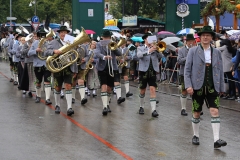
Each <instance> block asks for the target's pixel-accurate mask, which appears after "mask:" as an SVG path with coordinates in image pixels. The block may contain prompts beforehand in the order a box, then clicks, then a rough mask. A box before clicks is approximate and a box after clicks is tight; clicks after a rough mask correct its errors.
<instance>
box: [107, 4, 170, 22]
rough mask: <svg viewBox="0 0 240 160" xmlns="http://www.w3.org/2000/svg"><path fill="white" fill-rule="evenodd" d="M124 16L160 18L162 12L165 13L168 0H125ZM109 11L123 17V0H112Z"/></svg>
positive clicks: (117, 16) (116, 16)
mask: <svg viewBox="0 0 240 160" xmlns="http://www.w3.org/2000/svg"><path fill="white" fill-rule="evenodd" d="M124 2H125V3H124V16H127V15H137V16H143V17H146V18H152V19H156V20H160V16H159V15H160V14H164V13H165V2H166V0H131V1H128V0H124ZM109 13H110V14H112V15H113V16H114V18H117V19H120V18H122V17H123V0H111V1H110V9H109Z"/></svg>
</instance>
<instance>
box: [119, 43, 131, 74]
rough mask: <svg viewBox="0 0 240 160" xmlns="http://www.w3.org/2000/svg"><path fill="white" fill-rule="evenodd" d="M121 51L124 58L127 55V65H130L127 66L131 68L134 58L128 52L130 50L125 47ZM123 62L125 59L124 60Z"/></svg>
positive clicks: (120, 70)
mask: <svg viewBox="0 0 240 160" xmlns="http://www.w3.org/2000/svg"><path fill="white" fill-rule="evenodd" d="M119 50H120V52H121V53H122V58H123V57H124V55H125V54H126V53H127V52H128V53H127V55H126V58H127V60H125V61H126V62H127V63H128V65H127V66H126V68H128V69H129V68H130V62H131V60H132V59H133V58H132V56H131V55H130V53H129V51H128V48H127V47H124V48H121V47H120V48H119ZM122 60H123V59H122ZM119 73H122V68H121V67H119Z"/></svg>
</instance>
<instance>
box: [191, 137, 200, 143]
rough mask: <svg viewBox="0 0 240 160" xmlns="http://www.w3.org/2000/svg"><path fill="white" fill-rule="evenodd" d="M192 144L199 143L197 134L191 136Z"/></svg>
mask: <svg viewBox="0 0 240 160" xmlns="http://www.w3.org/2000/svg"><path fill="white" fill-rule="evenodd" d="M192 144H194V145H199V138H198V137H197V136H193V138H192Z"/></svg>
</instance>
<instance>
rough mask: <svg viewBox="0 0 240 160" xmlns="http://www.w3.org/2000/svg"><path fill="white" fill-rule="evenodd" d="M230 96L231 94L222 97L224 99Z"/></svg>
mask: <svg viewBox="0 0 240 160" xmlns="http://www.w3.org/2000/svg"><path fill="white" fill-rule="evenodd" d="M229 97H230V96H229V95H226V96H224V97H222V98H223V99H228V98H229Z"/></svg>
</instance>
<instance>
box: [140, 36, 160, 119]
mask: <svg viewBox="0 0 240 160" xmlns="http://www.w3.org/2000/svg"><path fill="white" fill-rule="evenodd" d="M147 38H148V35H144V36H143V37H142V39H143V40H144V45H143V46H140V47H138V48H137V56H138V58H139V69H138V70H139V88H140V94H139V98H140V109H139V114H144V97H145V92H146V88H147V84H148V85H149V87H150V105H151V108H152V117H158V113H157V111H156V88H157V83H156V72H159V65H158V64H159V59H160V58H161V57H162V54H161V53H159V52H158V51H157V48H156V46H154V45H153V44H149V43H148V39H147Z"/></svg>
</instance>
